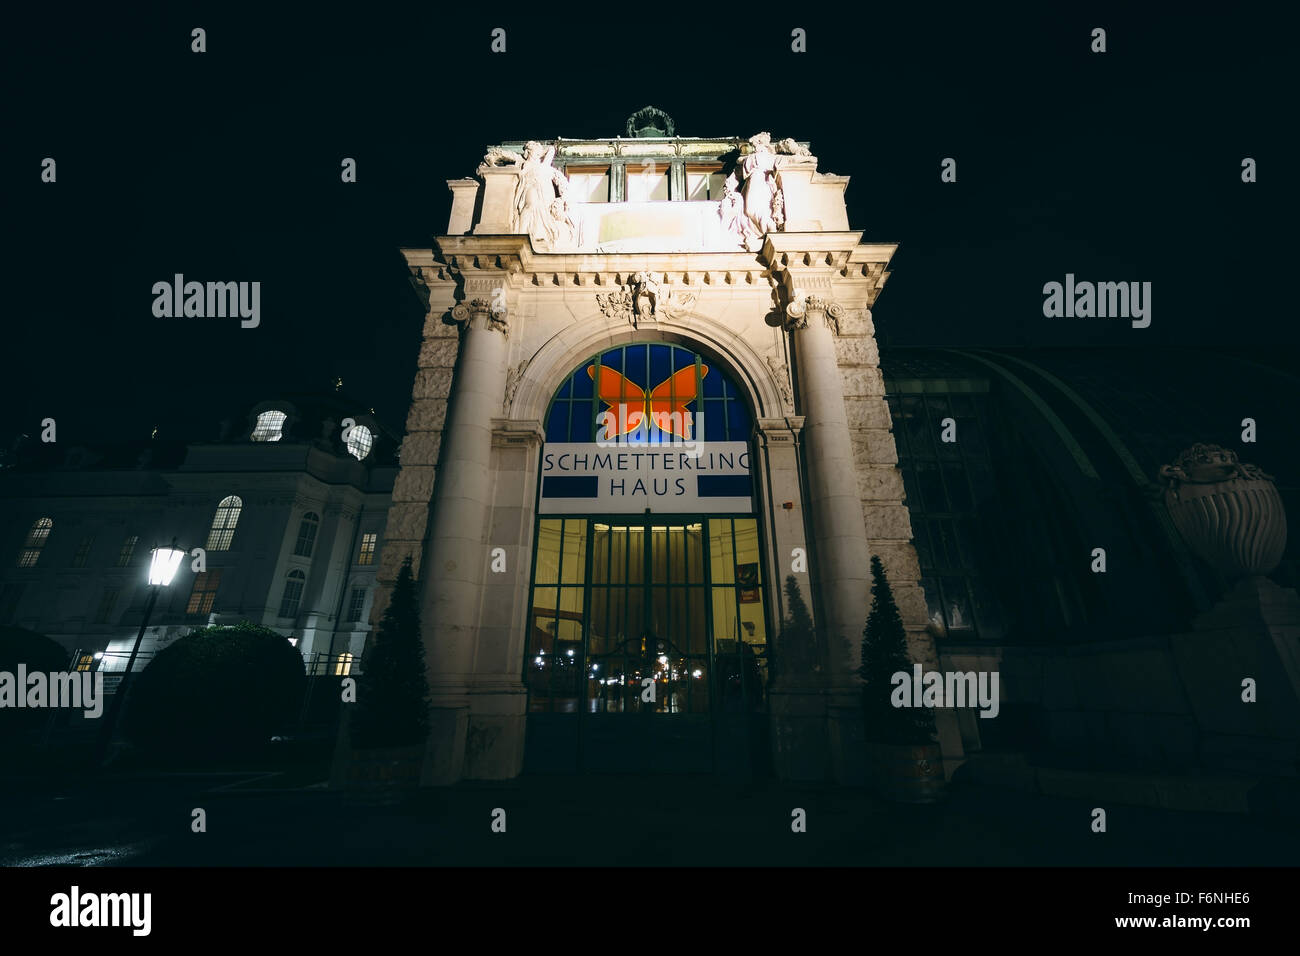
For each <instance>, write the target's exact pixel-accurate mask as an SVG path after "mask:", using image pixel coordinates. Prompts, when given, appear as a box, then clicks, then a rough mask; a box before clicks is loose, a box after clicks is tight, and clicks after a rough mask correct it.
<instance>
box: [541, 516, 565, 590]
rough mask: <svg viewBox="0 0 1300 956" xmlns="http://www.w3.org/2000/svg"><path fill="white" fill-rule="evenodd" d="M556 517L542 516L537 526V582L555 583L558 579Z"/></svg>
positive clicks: (558, 561) (558, 547)
mask: <svg viewBox="0 0 1300 956" xmlns="http://www.w3.org/2000/svg"><path fill="white" fill-rule="evenodd" d="M562 524H563V522H562V521H561V520H559V519H556V518H543V519H542V521H541V522H540V523H539V525H538V528H537V577H536V582H537V583H538V584H556V583H558V582H559V580H560V526H561V525H562Z"/></svg>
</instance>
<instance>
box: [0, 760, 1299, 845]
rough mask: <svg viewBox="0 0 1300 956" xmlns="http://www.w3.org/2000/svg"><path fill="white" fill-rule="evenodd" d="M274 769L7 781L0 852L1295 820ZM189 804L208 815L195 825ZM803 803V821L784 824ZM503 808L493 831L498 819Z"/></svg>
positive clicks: (1085, 838) (1289, 837)
mask: <svg viewBox="0 0 1300 956" xmlns="http://www.w3.org/2000/svg"><path fill="white" fill-rule="evenodd" d="M275 782H276V777H275V775H273V774H266V773H265V772H260V771H259V772H248V773H244V774H239V773H230V774H207V775H190V774H175V775H168V774H155V775H148V776H144V775H132V776H119V777H112V776H106V777H102V778H98V779H94V780H88V781H82V782H76V783H62V784H57V785H56V784H50V783H39V782H35V781H14V780H10V781H5V782H4V786H3V790H2V791H0V793H2V795H0V865H3V866H10V867H13V866H44V865H51V864H61V865H74V866H78V865H79V866H95V867H112V866H385V865H387V866H394V865H395V866H501V865H504V866H513V865H522V866H529V865H569V864H576V865H594V866H638V867H640V866H665V865H706V866H707V865H713V866H718V865H725V866H770V865H796V866H797V865H848V866H854V865H865V866H910V865H915V866H1018V865H1035V866H1117V865H1118V866H1185V865H1195V866H1224V865H1228V866H1240V865H1265V866H1294V865H1295V864H1296V863H1297V862H1300V828H1297V827H1296V825H1295V823H1294V820H1292V822H1290V823H1288V822H1287V821H1286V820H1285V819H1280V818H1267V819H1261V818H1256V817H1251V816H1246V815H1240V814H1213V813H1186V812H1176V811H1168V810H1158V809H1152V808H1145V807H1125V806H1112V807H1108V808H1107V814H1108V817H1107V832H1105V833H1095V832H1093V830H1092V827H1091V823H1092V809H1093V806H1094V805H1095V803H1092V802H1084V801H1080V800H1070V799H1063V798H1055V797H1046V796H1041V795H1033V794H1025V793H1020V792H1014V791H1006V790H1000V789H995V788H992V787H986V786H976V785H973V784H957V785H954V786H953V787H951V788H950V790H949V795H948V799H947V800H946V801H945V802H944V803H943V804H941V805H937V806H899V805H892V804H886V803H882V802H881V801H879V800H876V799H874V798H872V797H870V796H869V795H867V794H865V793H863V792H862V791H855V790H847V789H843V788H835V787H811V786H791V785H785V784H779V783H776V782H772V781H769V782H763V783H757V784H741V783H736V782H730V781H725V780H719V779H716V778H713V777H683V776H659V777H644V776H641V777H623V776H597V775H590V776H573V777H522V778H519V779H518V780H515V781H509V782H505V783H498V784H482V783H480V784H471V783H466V784H461V785H458V786H455V787H450V788H444V789H439V790H426V791H421V792H420V793H419V794H418V795H417V796H416V797H415V798H414V800H413V801H412V802H410V803H409V804H407V805H405V806H402V807H398V808H370V807H353V806H347V805H345V804H344V802H343V799H342V795H341V794H339V793H336V792H331V791H328V790H325V789H324V788H323V787H314V788H305V789H287V790H286V789H281V790H276V789H274V786H275ZM196 808H201V809H202V810H203V811H204V812H205V815H206V826H207V830H206V832H204V833H195V832H193V830H192V821H193V819H194V816H193V811H194V810H195V809H196ZM796 809H799V810H803V811H804V814H805V816H806V831H805V832H802V833H796V832H793V830H792V820H793V819H794V816H793V814H794V811H795V810H796ZM497 811H504V827H505V830H504V832H494V829H493V822H494V820H496V821H498V823H497V829H498V830H499V829H500V826H501V823H500V822H499V821H501V820H502V814H501V813H499V812H497Z"/></svg>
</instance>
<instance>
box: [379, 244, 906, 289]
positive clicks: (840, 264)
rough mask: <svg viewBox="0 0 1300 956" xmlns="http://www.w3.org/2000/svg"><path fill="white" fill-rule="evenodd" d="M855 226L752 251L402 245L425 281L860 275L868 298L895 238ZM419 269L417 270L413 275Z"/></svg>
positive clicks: (797, 280)
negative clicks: (885, 239) (884, 239)
mask: <svg viewBox="0 0 1300 956" xmlns="http://www.w3.org/2000/svg"><path fill="white" fill-rule="evenodd" d="M861 238H862V233H861V232H792V233H780V232H771V233H768V234H767V235H766V236H765V237H764V240H763V247H762V249H761V250H760V251H759V252H758V253H757V254H755V253H751V252H746V251H744V250H735V251H715V252H636V253H631V252H627V253H549V252H538V251H536V250H535V249H534V248H533V245H532V241H531V239H530V238H529V237H528V236H524V235H464V236H438V237H436V238H435V239H434V246H433V247H432V248H430V249H411V248H404V249H402V250H401V252H402V255H403V256H404V257H405V258H406V261H407V264H408V266H409V267H410V269H411V270H412V275H413V277H414V281H416V282H417V283H418V284H421V285H424V286H426V287H429V288H432V287H433V286H436V285H442V284H446V285H453V284H454V283H456V282H457V280H458V278H459V279H460V280H462V281H463V280H465V279H467V278H469V277H472V276H476V275H477V276H480V277H484V278H487V277H489V276H491V277H493V282H494V283H496V282H499V281H500V279H501V278H502V277H504V278H505V282H504V283H503V284H504V285H507V286H509V287H512V288H520V287H523V286H532V287H560V288H565V287H575V288H582V287H587V286H590V287H616V286H621V285H624V284H626V283H627V282H629V281H631V278H632V277H633V276H634V275H636V274H637V273H639V272H643V271H648V272H655V273H660V274H662V275H664V276H665V277H667V278H668V280H669V281H670V282H671V283H672V284H673V285H694V284H696V283H703V284H704V285H705V286H717V287H719V288H725V287H732V288H736V287H741V288H743V287H745V286H765V285H778V286H790V287H791V289H793V287H794V286H795V285H798V286H800V287H803V286H806V285H808V282H807V281H806V280H807V279H810V278H814V277H816V278H823V277H824V278H826V279H841V280H842V279H850V280H858V281H862V280H864V279H865V280H866V281H867V283H868V300H869V302H871V301H874V299H875V297H876V295H878V294H879V291H880V289H881V287H882V286H883V285H884V282H885V279H886V278H887V277H888V275H889V273H888V271H887V267H888V265H889V262H890V259H891V258H892V257H893V255H894V253H895V251H896V250H897V249H898V244H897V243H863V242H861V241H860V240H861ZM417 272H418V274H417Z"/></svg>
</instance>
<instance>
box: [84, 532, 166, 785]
mask: <svg viewBox="0 0 1300 956" xmlns="http://www.w3.org/2000/svg"><path fill="white" fill-rule="evenodd" d="M184 557H185V552H184V551H182V550H180V549H179V548H177V547H176V539H175V538H173V539H172V543H171V547H169V548H154V549H153V552H152V555H151V557H150V560H149V600H148V602H147V603H146V604H145V606H144V620H142V621H141V622H140V630H139V632H138V633H137V634H136V635H135V644H134V645H133V646H132V647H131V657H130V659H129V660H128V661H127V663H126V672H125V673H124V674H123V675H122V682H121V683H120V684H118V685H117V692H116V693H114V694H113V702H112V704H110V705H109V708H108V715H107V717H106V719H105V721H104V729H103V730H102V731H101V732H100V736H99V748H98V752H97V755H96V760H95V764H96V765H97V766H98V765H101V764H102V763H103V761H104V758H105V757H106V756H107V755H108V748H109V745H110V744H111V743H112V742H113V731H114V729H115V728H116V726H117V718H118V716H119V715H120V714H121V712H122V704H123V702H124V701H125V700H126V689H127V686H128V685H129V684H130V682H131V673H132V671H133V670H134V669H135V659H136V657H137V656H138V655H139V653H140V642H141V641H142V640H144V632H145V630H146V629H147V628H148V627H149V616H150V615H151V614H153V608H154V605H155V604H157V603H158V594H159V592H161V591H162V589H163V588H165V587H167V586H169V585H170V584H171V583H172V579H173V578H174V577H176V572H177V570H178V569H179V568H180V566H181V560H182V559H183V558H184Z"/></svg>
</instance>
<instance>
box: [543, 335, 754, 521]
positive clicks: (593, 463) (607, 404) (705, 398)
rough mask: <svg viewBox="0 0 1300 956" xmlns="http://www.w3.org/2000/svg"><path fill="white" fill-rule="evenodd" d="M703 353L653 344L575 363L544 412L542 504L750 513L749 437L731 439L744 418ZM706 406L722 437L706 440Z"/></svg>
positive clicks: (564, 509) (586, 510)
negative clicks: (546, 422) (546, 421)
mask: <svg viewBox="0 0 1300 956" xmlns="http://www.w3.org/2000/svg"><path fill="white" fill-rule="evenodd" d="M700 359H701V356H698V355H694V354H692V353H691V352H689V351H688V350H686V349H681V348H678V347H676V346H670V345H667V344H654V345H651V346H649V348H647V347H646V346H644V345H642V346H628V347H626V348H625V349H617V350H610V351H608V352H606V353H604V354H602V355H601V356H600V357H599V358H597V359H595V360H593V361H591V362H590V363H584V364H583V365H580V366H578V368H577V369H575V370H574V372H573V374H572V376H571V378H570V380H569V382H568V383H567V384H565V385H564V386H562V387H561V391H560V392H559V393H558V394H557V397H556V399H555V406H554V408H553V410H552V412H553V414H552V415H551V416H550V417H551V419H553V422H552V424H551V425H550V426H548V431H547V440H546V443H545V444H544V445H543V446H542V473H541V479H542V481H541V493H540V495H539V504H538V509H539V512H540V513H541V514H566V515H580V514H587V515H597V514H645V513H647V512H666V513H678V514H752V513H753V507H754V501H753V488H752V479H751V477H750V461H749V442H748V441H747V440H736V439H737V438H740V437H741V436H744V437H745V438H747V437H748V419H747V418H746V417H745V412H744V409H743V408H742V407H741V405H740V403H739V402H737V401H734V388H735V386H734V385H733V384H731V383H730V381H729V380H728V379H727V378H726V376H725V375H724V374H722V373H721V371H720V370H719V369H717V368H714V369H712V371H710V368H709V366H708V365H706V364H704V363H703V362H701V360H700ZM640 383H645V384H640ZM728 402H729V403H730V407H729V408H724V407H723V406H724V404H726V403H728ZM566 406H567V407H566ZM706 408H708V409H709V411H710V414H712V415H716V416H717V417H716V418H714V419H710V421H709V425H710V430H709V434H710V437H711V438H714V439H723V440H720V441H719V440H711V441H706V440H705V428H704V414H705V413H704V409H706ZM556 409H558V413H555V410H556ZM593 426H594V427H593ZM714 426H718V427H714ZM593 438H594V441H593ZM565 439H567V440H565ZM728 439H730V440H728Z"/></svg>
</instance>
